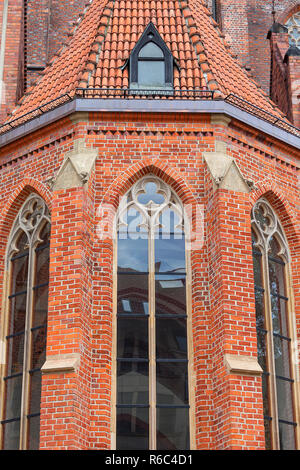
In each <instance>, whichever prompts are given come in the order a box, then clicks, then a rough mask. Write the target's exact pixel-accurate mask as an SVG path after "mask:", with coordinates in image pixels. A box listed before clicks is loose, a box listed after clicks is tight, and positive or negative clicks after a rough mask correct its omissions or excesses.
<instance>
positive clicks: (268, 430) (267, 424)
mask: <svg viewBox="0 0 300 470" xmlns="http://www.w3.org/2000/svg"><path fill="white" fill-rule="evenodd" d="M265 449H266V450H272V434H271V421H270V420H269V419H265Z"/></svg>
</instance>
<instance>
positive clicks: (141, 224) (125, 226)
mask: <svg viewBox="0 0 300 470" xmlns="http://www.w3.org/2000/svg"><path fill="white" fill-rule="evenodd" d="M170 212H173V213H174V214H175V217H176V222H175V229H176V230H178V231H179V232H182V231H183V230H184V226H185V225H186V223H185V222H186V221H185V216H184V209H183V205H182V203H181V201H180V199H179V198H178V196H177V195H176V193H175V192H174V191H173V190H172V189H171V188H170V186H168V185H167V184H166V183H164V182H163V181H162V180H160V179H159V178H157V177H156V176H154V175H149V176H146V177H144V178H142V179H141V180H139V181H138V182H137V183H135V184H134V185H133V187H132V188H131V189H130V191H129V192H128V193H127V194H126V195H125V196H124V197H123V199H122V201H121V203H120V206H119V211H118V217H117V227H116V228H117V230H118V231H127V230H130V226H129V225H130V220H129V219H130V216H132V217H134V215H135V223H134V228H138V229H139V230H140V231H144V232H151V231H152V232H155V231H156V230H158V229H159V228H164V229H165V228H166V224H167V223H168V215H169V214H170Z"/></svg>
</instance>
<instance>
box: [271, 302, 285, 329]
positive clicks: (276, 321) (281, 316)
mask: <svg viewBox="0 0 300 470" xmlns="http://www.w3.org/2000/svg"><path fill="white" fill-rule="evenodd" d="M271 306H272V320H273V332H274V333H277V334H280V335H282V336H286V337H289V331H288V324H287V315H286V313H287V302H286V300H284V299H280V298H278V297H276V296H273V295H271Z"/></svg>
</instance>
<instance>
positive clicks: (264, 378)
mask: <svg viewBox="0 0 300 470" xmlns="http://www.w3.org/2000/svg"><path fill="white" fill-rule="evenodd" d="M262 392H263V406H264V416H266V417H269V418H270V402H269V396H270V395H269V393H270V392H269V377H268V376H266V375H265V374H263V375H262Z"/></svg>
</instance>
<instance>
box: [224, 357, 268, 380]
mask: <svg viewBox="0 0 300 470" xmlns="http://www.w3.org/2000/svg"><path fill="white" fill-rule="evenodd" d="M224 364H225V367H226V369H227V370H228V372H229V373H230V374H242V375H261V374H262V373H263V370H262V368H261V367H260V365H259V363H258V362H257V359H256V358H254V357H251V356H238V355H235V354H225V356H224Z"/></svg>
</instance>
